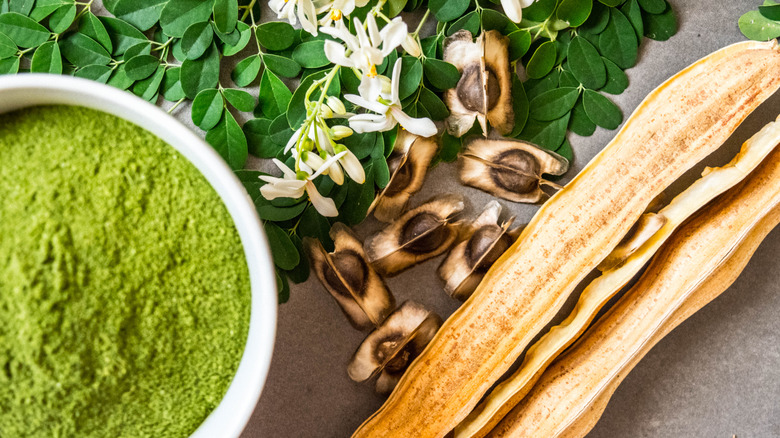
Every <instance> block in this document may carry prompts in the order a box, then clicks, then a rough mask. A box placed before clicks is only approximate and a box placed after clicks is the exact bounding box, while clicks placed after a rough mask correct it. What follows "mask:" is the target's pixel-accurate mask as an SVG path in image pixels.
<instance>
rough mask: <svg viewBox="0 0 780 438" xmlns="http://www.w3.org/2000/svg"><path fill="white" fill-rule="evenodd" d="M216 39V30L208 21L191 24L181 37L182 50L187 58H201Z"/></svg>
mask: <svg viewBox="0 0 780 438" xmlns="http://www.w3.org/2000/svg"><path fill="white" fill-rule="evenodd" d="M213 40H214V31H213V30H212V29H211V24H209V23H208V22H207V21H203V22H200V23H195V24H192V25H190V27H188V28H187V30H185V31H184V35H183V36H182V37H181V51H182V53H184V55H185V56H186V58H187V59H189V60H193V59H198V58H200V57H201V56H202V55H203V54H204V53H206V50H208V48H209V46H211V42H212V41H213Z"/></svg>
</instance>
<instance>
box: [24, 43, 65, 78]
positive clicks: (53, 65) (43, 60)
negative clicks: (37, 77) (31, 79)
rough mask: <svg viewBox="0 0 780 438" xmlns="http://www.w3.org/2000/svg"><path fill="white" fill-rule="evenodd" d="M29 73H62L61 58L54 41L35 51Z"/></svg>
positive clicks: (58, 48)
mask: <svg viewBox="0 0 780 438" xmlns="http://www.w3.org/2000/svg"><path fill="white" fill-rule="evenodd" d="M30 71H31V72H33V73H51V74H55V75H58V74H61V73H62V56H61V55H60V47H59V46H58V45H57V43H55V42H54V41H48V42H45V43H43V44H41V45H40V46H38V48H37V49H35V54H33V57H32V63H31V65H30Z"/></svg>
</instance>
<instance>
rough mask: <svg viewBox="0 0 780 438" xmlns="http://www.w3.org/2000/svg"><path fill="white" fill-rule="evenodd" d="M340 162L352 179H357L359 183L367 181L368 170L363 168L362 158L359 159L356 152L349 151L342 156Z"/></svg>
mask: <svg viewBox="0 0 780 438" xmlns="http://www.w3.org/2000/svg"><path fill="white" fill-rule="evenodd" d="M340 163H341V166H342V167H343V168H344V171H345V172H347V175H349V177H350V178H352V181H355V182H356V183H358V184H363V183H364V182H366V171H365V170H364V169H363V165H362V164H360V160H358V159H357V157H356V156H355V154H353V153H352V152H348V153H347V154H346V155H344V156H343V157H341V161H340Z"/></svg>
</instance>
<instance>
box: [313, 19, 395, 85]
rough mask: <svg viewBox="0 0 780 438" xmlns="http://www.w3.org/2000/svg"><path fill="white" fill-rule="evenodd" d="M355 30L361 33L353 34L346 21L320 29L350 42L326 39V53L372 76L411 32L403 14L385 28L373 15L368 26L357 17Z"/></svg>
mask: <svg viewBox="0 0 780 438" xmlns="http://www.w3.org/2000/svg"><path fill="white" fill-rule="evenodd" d="M355 29H356V33H357V35H352V34H351V33H350V32H349V30H348V29H347V27H346V26H345V25H344V23H343V22H342V21H339V22H338V24H337V25H336V26H333V27H323V28H320V31H321V32H322V33H326V34H328V35H330V36H332V37H334V38H338V39H340V40H342V41H343V42H344V44H345V45H346V47H345V46H344V45H341V44H339V43H337V42H335V41H330V40H328V41H325V55H326V56H327V57H328V60H329V61H330V62H332V63H334V64H338V65H340V66H343V67H348V68H357V69H359V70H360V71H361V72H362V73H363V75H365V76H368V77H375V76H376V75H377V72H376V66H377V65H379V64H381V63H382V61H384V59H385V56H387V55H389V54H390V53H391V52H392V51H393V50H395V48H396V47H398V46H399V45H401V43H403V42H404V39H405V38H406V36H407V35H408V32H407V28H406V23H404V22H403V20H402V19H401V18H400V17H396V18H395V19H393V20H392V21H391V22H389V23H387V25H386V26H385V27H384V28H382V30H381V31H380V30H379V28H378V27H377V25H376V19H375V18H374V16H373V15H369V16H368V17H366V26H365V27H364V26H363V23H362V22H361V21H360V20H359V19H357V18H356V19H355ZM366 29H367V30H366Z"/></svg>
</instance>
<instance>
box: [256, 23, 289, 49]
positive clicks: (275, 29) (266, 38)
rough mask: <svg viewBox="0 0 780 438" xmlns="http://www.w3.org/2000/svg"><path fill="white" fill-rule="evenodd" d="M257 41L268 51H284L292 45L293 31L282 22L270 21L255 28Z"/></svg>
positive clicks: (287, 24)
mask: <svg viewBox="0 0 780 438" xmlns="http://www.w3.org/2000/svg"><path fill="white" fill-rule="evenodd" d="M255 36H256V37H257V41H258V42H259V43H260V45H262V46H263V47H265V48H266V49H268V50H284V49H286V48H288V47H290V46H291V45H292V42H293V40H294V39H295V29H294V28H293V27H292V26H290V24H289V23H287V22H283V21H271V22H268V23H263V24H261V25H259V26H257V31H256V32H255Z"/></svg>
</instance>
